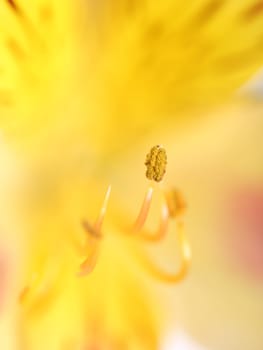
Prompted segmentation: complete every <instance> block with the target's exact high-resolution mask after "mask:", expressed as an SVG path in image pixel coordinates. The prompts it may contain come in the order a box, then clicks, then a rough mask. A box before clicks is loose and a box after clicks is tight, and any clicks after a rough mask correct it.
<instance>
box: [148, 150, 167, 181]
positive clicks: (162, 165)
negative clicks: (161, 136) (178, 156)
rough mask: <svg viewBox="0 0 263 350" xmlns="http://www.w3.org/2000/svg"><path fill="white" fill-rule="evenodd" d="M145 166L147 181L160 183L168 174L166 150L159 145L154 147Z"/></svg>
mask: <svg viewBox="0 0 263 350" xmlns="http://www.w3.org/2000/svg"><path fill="white" fill-rule="evenodd" d="M145 165H146V167H147V170H146V177H147V179H149V180H154V181H156V182H160V181H161V180H162V179H163V176H164V174H165V172H166V165H167V155H166V151H165V149H164V148H163V147H161V146H159V145H157V146H154V147H152V148H151V150H150V152H149V153H148V154H147V156H146V160H145Z"/></svg>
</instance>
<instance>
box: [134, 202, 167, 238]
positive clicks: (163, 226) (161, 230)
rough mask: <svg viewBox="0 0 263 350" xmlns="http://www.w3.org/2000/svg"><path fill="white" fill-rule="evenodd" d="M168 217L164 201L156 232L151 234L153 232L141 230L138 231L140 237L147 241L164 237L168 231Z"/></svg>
mask: <svg viewBox="0 0 263 350" xmlns="http://www.w3.org/2000/svg"><path fill="white" fill-rule="evenodd" d="M169 219H170V215H169V210H168V207H167V205H166V203H164V204H163V205H162V207H161V219H160V224H159V227H158V229H157V231H156V233H154V234H153V233H149V232H148V231H142V232H141V233H140V237H141V238H143V239H145V240H147V241H149V242H158V241H160V240H161V239H163V238H164V237H165V235H166V233H167V231H168V226H169Z"/></svg>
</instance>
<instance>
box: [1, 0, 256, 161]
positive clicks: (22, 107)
mask: <svg viewBox="0 0 263 350" xmlns="http://www.w3.org/2000/svg"><path fill="white" fill-rule="evenodd" d="M12 4H15V5H12ZM0 9H1V12H0V16H1V17H0V18H1V34H0V38H1V42H2V44H1V53H2V55H1V59H0V60H1V62H0V68H1V72H2V73H1V75H2V76H3V77H2V79H1V87H0V88H1V90H0V91H1V99H2V102H3V103H2V104H3V107H4V111H3V113H1V119H2V125H5V126H6V129H7V130H8V133H9V134H10V136H12V137H13V138H14V139H15V140H16V142H18V141H20V143H21V142H24V143H29V142H30V141H29V140H32V139H33V140H32V142H33V143H35V142H38V144H39V146H40V147H44V146H41V145H42V143H41V138H43V139H44V140H45V139H47V137H48V138H49V139H50V140H52V137H53V138H54V139H55V140H56V139H60V140H61V139H62V138H67V137H68V134H72V133H74V135H77V137H78V138H79V139H82V140H83V143H84V144H85V147H89V150H90V152H91V153H92V152H99V154H105V153H106V154H108V153H109V152H112V151H115V150H120V149H123V147H125V146H127V145H130V143H131V142H132V141H133V140H134V139H135V137H139V136H142V135H144V133H145V132H146V131H147V130H149V129H152V128H153V126H154V125H156V124H160V123H161V122H162V121H164V120H166V119H167V118H177V119H179V118H180V113H179V112H180V111H181V110H182V109H185V108H190V107H194V106H195V107H196V106H207V105H208V104H211V103H215V102H217V101H221V100H222V98H226V97H229V96H230V94H231V93H233V91H234V90H235V89H237V88H238V87H239V86H240V85H241V84H242V83H243V82H244V81H246V80H247V79H248V77H250V76H251V75H252V74H254V73H255V72H256V71H257V70H258V69H259V68H260V67H261V64H262V59H263V57H262V50H261V47H262V45H261V44H262V35H263V33H262V32H263V29H262V25H261V24H262V18H263V16H262V12H263V11H262V6H260V2H259V3H258V5H257V3H255V1H240V2H236V1H235V2H231V1H216V0H214V1H212V0H211V1H208V0H207V1H190V3H188V5H187V6H185V4H184V3H182V2H180V1H168V0H167V1H163V2H161V3H160V2H159V1H156V0H152V1H146V0H145V1H142V2H140V1H132V2H131V1H99V2H94V1H91V0H90V1H87V2H84V1H83V2H79V3H77V2H73V1H70V0H67V1H63V2H62V1H60V0H53V1H49V2H45V3H44V2H41V1H37V2H34V3H32V1H30V0H27V1H7V0H6V1H4V2H2V3H1V7H0ZM18 115H19V118H18ZM29 126H30V127H29ZM112 134H114V135H118V137H112ZM29 136H30V138H29ZM72 142H74V141H72ZM30 147H32V145H31V144H30Z"/></svg>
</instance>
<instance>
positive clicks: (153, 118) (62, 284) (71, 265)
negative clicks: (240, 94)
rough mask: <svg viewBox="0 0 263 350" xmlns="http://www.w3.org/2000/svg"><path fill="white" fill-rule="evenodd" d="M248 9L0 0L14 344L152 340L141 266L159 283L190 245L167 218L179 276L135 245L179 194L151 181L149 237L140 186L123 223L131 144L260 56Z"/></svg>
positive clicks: (236, 79)
mask: <svg viewBox="0 0 263 350" xmlns="http://www.w3.org/2000/svg"><path fill="white" fill-rule="evenodd" d="M261 12H262V7H261V6H260V5H257V6H256V5H255V3H254V2H253V1H244V2H240V3H238V2H228V3H225V2H223V1H222V2H221V1H211V2H208V1H198V2H194V1H191V2H190V4H189V5H188V6H187V7H186V6H185V4H184V3H182V2H181V1H174V0H166V1H163V2H162V3H160V1H157V0H152V1H146V0H145V1H140V2H139V1H138V2H137V1H133V2H131V1H128V0H127V1H125V0H123V1H121V0H120V1H101V2H96V1H91V0H90V1H86V2H84V1H80V2H76V1H73V0H72V1H69V0H68V1H59V0H54V1H47V2H41V1H34V2H33V1H30V0H23V1H14V0H8V1H7V0H6V1H4V2H2V3H1V4H0V23H1V24H0V30H1V31H0V40H1V46H0V50H1V58H0V74H1V82H0V92H1V94H0V100H1V106H0V108H1V117H0V122H1V127H2V130H3V134H4V139H5V141H6V142H7V143H8V145H9V146H10V148H12V149H14V150H15V153H16V154H17V157H18V158H19V159H20V160H21V164H20V167H21V174H22V175H21V188H20V191H21V192H18V193H17V199H16V203H15V204H14V205H15V206H16V208H18V209H19V210H18V211H19V213H20V218H18V219H17V224H16V226H20V228H21V235H22V234H23V233H25V241H26V246H27V248H26V258H25V261H22V264H23V267H24V269H25V276H23V284H22V283H21V294H20V302H21V312H20V317H21V322H20V328H21V332H20V334H21V342H22V343H23V345H24V346H25V348H26V349H38V350H41V349H51V350H52V349H54V350H55V349H60V348H63V349H75V348H80V349H82V348H83V349H84V348H88V349H89V348H90V349H94V348H96V346H97V347H98V348H99V349H119V348H120V349H122V348H124V349H149V350H152V349H157V348H159V346H160V341H161V337H162V327H163V324H164V322H163V321H164V316H165V315H163V310H161V303H160V302H159V301H158V300H157V299H155V298H154V293H153V291H154V286H155V284H153V282H152V280H151V279H149V280H148V278H147V276H148V274H147V273H145V271H144V270H143V269H145V270H147V271H148V273H149V274H152V275H153V276H155V277H158V278H161V279H163V280H166V281H168V282H176V281H177V279H180V278H182V277H184V275H185V273H186V272H187V267H188V261H189V259H190V253H189V247H188V245H187V242H185V240H184V233H183V231H182V229H183V226H182V222H181V221H178V222H177V223H175V224H173V225H174V226H173V228H174V229H176V232H177V233H179V234H181V236H180V238H181V245H182V253H183V258H184V259H185V260H184V263H185V265H183V266H182V269H181V270H180V271H179V275H175V276H174V275H173V274H171V275H170V274H169V272H171V271H172V270H173V267H170V269H169V266H170V264H167V265H168V270H167V271H168V272H167V274H165V273H162V272H161V271H159V270H158V268H157V267H156V266H158V265H159V264H158V262H156V265H154V264H153V263H151V261H153V259H152V260H151V259H150V258H149V259H147V260H146V256H147V255H145V256H144V255H141V252H140V251H138V250H140V249H141V246H142V243H141V239H143V240H146V241H154V240H157V238H158V239H160V238H162V236H163V233H165V232H166V231H167V224H168V220H169V221H170V219H173V217H174V216H177V214H178V213H179V214H180V215H181V214H183V209H184V202H183V200H182V198H181V195H180V194H179V193H178V192H177V191H174V190H170V189H169V190H168V192H167V190H166V189H162V187H157V190H156V192H157V193H159V197H160V198H157V200H156V208H155V209H153V218H152V220H151V219H150V220H149V221H150V222H149V224H150V226H151V224H154V223H155V224H156V222H155V221H156V220H155V218H156V217H159V213H158V210H160V209H159V205H161V222H160V227H159V231H157V237H156V236H153V235H152V236H151V235H150V236H149V234H148V230H147V231H146V232H145V231H144V230H142V228H144V221H145V219H146V218H147V216H148V207H149V205H150V203H151V196H152V192H153V188H152V187H149V189H148V190H147V193H146V197H145V200H144V202H143V206H142V210H141V211H140V214H139V216H138V219H137V221H135V225H134V226H132V225H133V222H134V219H133V216H132V214H134V215H135V207H138V205H139V203H137V200H138V198H139V196H140V193H141V192H140V190H143V186H147V184H145V181H146V180H144V179H143V177H142V176H141V177H140V179H139V180H138V181H137V177H139V176H140V175H141V174H142V171H141V165H140V164H143V159H142V158H143V156H144V154H143V155H142V154H141V152H142V148H140V147H139V146H138V147H137V146H136V145H134V142H135V141H136V142H138V143H139V141H141V140H143V139H144V138H145V137H146V135H147V133H150V132H151V131H152V130H154V129H155V130H157V128H162V127H166V125H168V123H169V125H172V126H174V124H173V123H174V118H178V119H179V117H178V116H180V117H181V116H182V115H184V113H185V109H188V108H189V109H190V110H194V108H195V109H202V108H204V106H207V105H209V104H210V103H213V104H214V103H218V102H220V101H221V100H222V99H226V98H228V97H229V96H230V94H231V93H233V91H234V90H235V89H237V88H238V87H239V86H240V85H241V84H242V83H243V82H244V81H246V80H247V79H248V78H249V77H250V76H251V75H252V74H253V73H255V72H256V71H257V70H258V69H259V68H260V66H261V63H262V58H263V57H262V52H261V50H260V48H261V44H262V34H263V33H262V32H263V29H262V14H261ZM193 114H194V113H193ZM175 116H176V117H175ZM159 141H164V142H165V140H158V142H159ZM133 147H134V149H133ZM155 150H156V149H155ZM143 153H144V151H143ZM157 153H158V152H157ZM132 155H136V156H137V158H136V159H137V161H135V162H134V163H135V167H134V166H131V162H129V161H127V157H129V156H132ZM171 157H173V155H171ZM124 160H126V161H127V164H128V166H127V168H125V170H124V171H123V172H122V173H120V172H118V169H120V164H121V163H122V161H124ZM140 160H142V161H141V163H140V162H139V161H140ZM148 160H149V159H148ZM147 164H148V162H147ZM154 165H156V163H155V161H154V164H153V167H154ZM161 165H163V164H161ZM158 168H159V166H158ZM148 170H149V168H148ZM161 170H162V171H163V170H165V169H163V168H162V166H161ZM151 171H152V169H151ZM161 175H163V174H161ZM154 177H155V176H153V178H154ZM159 178H160V174H159V173H158V174H157V179H159ZM109 183H111V184H112V188H113V190H114V191H115V192H114V194H112V199H113V200H112V206H110V203H108V200H109V199H110V198H109V194H110V188H108V187H107V186H108V184H109ZM174 185H176V184H173V186H174ZM132 186H134V188H133V191H132V192H133V193H131V194H130V196H129V198H128V197H127V196H124V193H125V189H126V188H127V187H132ZM107 188H108V190H107ZM105 191H106V197H105V201H106V203H105V206H104V205H103V206H102V209H100V205H101V204H100V201H103V196H104V192H105ZM115 193H119V198H120V199H117V194H115ZM157 197H158V196H157ZM164 197H165V198H164ZM108 204H109V208H108ZM123 204H124V205H123ZM174 204H176V205H178V207H176V208H174ZM123 206H125V208H126V209H123ZM107 208H108V209H107ZM106 209H107V210H106ZM105 211H107V213H106V214H107V215H106V216H105V227H104V225H103V227H102V221H104V215H105ZM98 212H99V213H100V214H99V217H98V221H96V222H95V224H94V225H93V224H91V222H92V221H91V218H93V217H96V215H97V213H98ZM135 217H136V216H135ZM151 221H152V222H151ZM157 224H158V222H157ZM131 227H133V228H135V229H134V231H136V232H135V233H134V232H133V231H132V230H131ZM138 233H139V234H138ZM102 235H103V237H101V236H102ZM137 236H138V237H137ZM147 253H148V251H147ZM153 255H154V256H155V255H157V254H156V253H155V254H153ZM163 256H165V253H163V254H162V255H160V257H163ZM159 260H162V259H160V258H159ZM159 263H160V266H162V261H160V262H159ZM95 265H97V266H96V268H95V270H94V271H91V270H93V268H94V267H95ZM142 267H143V269H142ZM163 270H164V271H165V270H166V269H165V268H164V269H163ZM89 272H92V274H90V275H88V276H86V277H85V278H83V277H80V276H77V275H78V274H80V275H83V274H85V275H86V274H88V273H89Z"/></svg>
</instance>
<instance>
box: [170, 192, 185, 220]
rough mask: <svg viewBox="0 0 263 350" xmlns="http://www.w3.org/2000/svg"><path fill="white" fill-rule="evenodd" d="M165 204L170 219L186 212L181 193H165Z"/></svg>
mask: <svg viewBox="0 0 263 350" xmlns="http://www.w3.org/2000/svg"><path fill="white" fill-rule="evenodd" d="M165 199H166V203H167V206H168V209H169V214H170V216H171V217H172V218H176V217H179V216H182V215H183V214H184V213H185V210H186V207H187V205H186V201H185V199H184V197H183V195H182V193H181V192H180V191H178V190H176V189H172V190H169V191H166V193H165Z"/></svg>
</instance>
